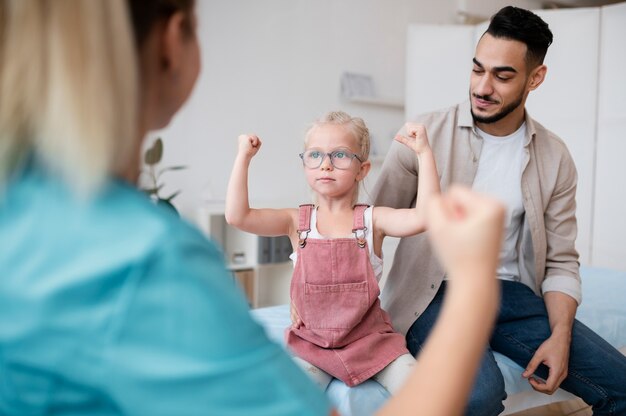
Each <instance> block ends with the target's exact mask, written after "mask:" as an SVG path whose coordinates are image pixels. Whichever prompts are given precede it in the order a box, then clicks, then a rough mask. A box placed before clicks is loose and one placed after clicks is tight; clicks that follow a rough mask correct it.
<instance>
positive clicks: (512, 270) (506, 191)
mask: <svg viewBox="0 0 626 416" xmlns="http://www.w3.org/2000/svg"><path fill="white" fill-rule="evenodd" d="M476 130H477V131H478V134H479V135H480V136H481V137H482V138H483V147H482V150H481V153H480V159H479V162H478V171H477V172H476V177H475V178H474V184H473V186H472V188H473V189H474V190H476V191H478V192H483V193H485V194H488V195H491V196H493V197H495V198H497V199H498V200H500V201H501V202H502V203H504V204H505V206H506V208H507V213H506V219H505V230H504V241H503V244H502V249H501V251H500V265H499V267H498V270H497V274H498V278H500V279H504V280H515V281H519V280H520V271H519V264H518V253H517V240H518V236H519V233H520V229H521V225H522V217H523V215H524V204H523V201H522V160H523V154H524V138H525V137H526V123H523V124H522V126H521V127H520V128H519V129H517V131H516V132H515V133H513V134H510V135H508V136H503V137H498V136H492V135H490V134H487V133H485V132H484V131H482V130H480V129H478V128H477V129H476Z"/></svg>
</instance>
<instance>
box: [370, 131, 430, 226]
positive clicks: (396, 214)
mask: <svg viewBox="0 0 626 416" xmlns="http://www.w3.org/2000/svg"><path fill="white" fill-rule="evenodd" d="M404 130H405V131H406V135H403V134H397V135H396V137H395V140H396V141H398V142H400V143H402V144H404V145H405V146H407V147H408V148H409V149H411V150H413V151H414V152H415V155H416V157H417V160H418V166H419V174H418V180H417V202H416V204H415V208H408V209H393V208H388V207H376V208H375V210H374V227H375V230H376V231H377V232H376V234H377V235H379V236H381V238H382V237H384V236H391V237H407V236H411V235H415V234H419V233H421V232H423V231H425V230H426V228H427V227H426V212H427V210H426V206H427V204H428V201H430V199H431V197H432V196H433V195H438V194H439V193H440V189H439V175H438V174H437V167H436V164H435V158H434V156H433V152H432V149H431V148H430V144H429V143H428V135H427V134H426V128H425V127H424V126H423V125H421V124H416V123H406V124H405V126H404Z"/></svg>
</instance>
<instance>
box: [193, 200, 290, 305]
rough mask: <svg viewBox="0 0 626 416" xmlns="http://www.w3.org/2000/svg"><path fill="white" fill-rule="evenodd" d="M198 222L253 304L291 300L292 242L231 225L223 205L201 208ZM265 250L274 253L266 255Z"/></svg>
mask: <svg viewBox="0 0 626 416" xmlns="http://www.w3.org/2000/svg"><path fill="white" fill-rule="evenodd" d="M196 223H197V225H198V227H199V228H200V230H202V232H203V233H204V234H205V235H206V236H207V237H209V238H210V239H211V240H213V241H214V242H215V243H216V244H217V245H218V246H220V247H221V248H222V250H223V252H224V261H225V262H226V266H227V268H228V269H229V270H230V271H232V272H233V277H234V279H235V280H236V281H237V282H238V284H239V285H240V287H241V288H242V290H243V291H244V293H245V294H246V296H247V298H248V301H249V303H250V306H251V307H253V308H258V307H264V306H272V305H279V304H284V303H288V302H289V284H290V281H291V275H292V272H293V266H292V263H291V260H289V259H288V257H287V256H288V253H287V251H288V250H289V251H290V245H289V247H287V246H286V244H285V241H284V239H283V238H278V237H276V238H271V239H269V238H267V237H259V236H257V235H254V234H250V233H246V232H244V231H240V230H238V229H236V228H234V227H231V226H230V225H228V224H227V223H226V219H225V218H224V207H223V205H216V206H205V207H202V208H200V209H199V210H198V211H197V214H196ZM285 238H287V237H285ZM287 240H288V239H287ZM266 250H270V251H272V250H274V251H275V253H271V252H269V253H267V255H264V252H265V251H266Z"/></svg>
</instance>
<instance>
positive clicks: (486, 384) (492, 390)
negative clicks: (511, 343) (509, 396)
mask: <svg viewBox="0 0 626 416" xmlns="http://www.w3.org/2000/svg"><path fill="white" fill-rule="evenodd" d="M505 399H506V392H505V391H504V378H503V377H502V373H501V372H500V369H499V368H498V365H497V364H496V362H495V360H494V358H493V355H492V353H491V352H486V353H485V356H484V357H483V360H482V362H481V366H480V369H479V370H478V375H477V377H476V381H475V382H474V387H473V388H472V393H471V394H470V398H469V401H468V404H467V410H466V411H465V414H466V415H471V416H483V415H484V416H495V415H499V414H500V413H502V411H503V410H504V405H503V404H502V402H503V401H504V400H505Z"/></svg>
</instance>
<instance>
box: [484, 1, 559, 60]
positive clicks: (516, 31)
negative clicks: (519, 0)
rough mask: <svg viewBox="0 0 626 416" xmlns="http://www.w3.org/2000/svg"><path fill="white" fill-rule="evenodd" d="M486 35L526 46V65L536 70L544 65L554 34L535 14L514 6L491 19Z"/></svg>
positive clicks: (501, 10) (506, 8)
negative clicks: (536, 67)
mask: <svg viewBox="0 0 626 416" xmlns="http://www.w3.org/2000/svg"><path fill="white" fill-rule="evenodd" d="M485 33H489V34H490V35H491V36H493V37H494V38H503V39H512V40H517V41H520V42H523V43H524V44H526V47H527V51H526V64H527V65H528V68H529V69H531V68H534V67H535V66H537V65H541V64H542V63H543V58H545V56H546V52H547V51H548V46H550V44H551V43H552V32H551V31H550V28H549V27H548V24H547V23H546V22H544V21H543V20H542V19H541V17H539V16H537V15H536V14H534V13H533V12H531V11H529V10H525V9H520V8H518V7H514V6H506V7H504V8H502V9H500V11H499V12H498V13H496V14H494V15H493V16H492V17H491V22H490V23H489V27H488V28H487V31H486V32H485Z"/></svg>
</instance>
